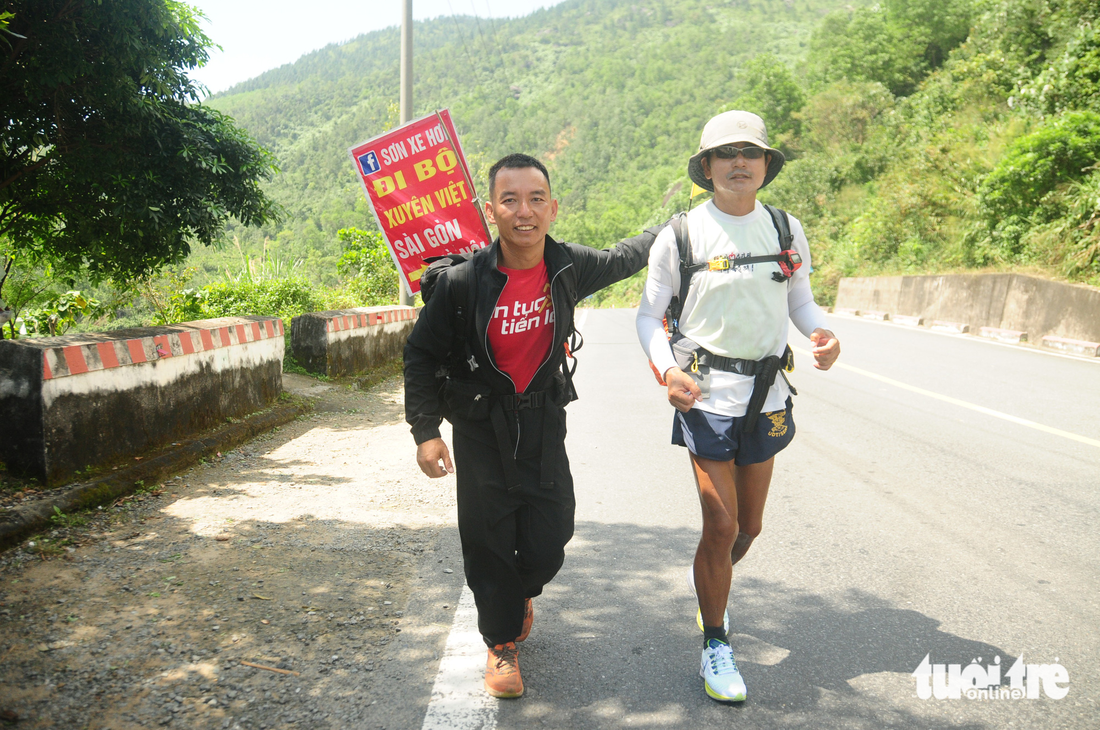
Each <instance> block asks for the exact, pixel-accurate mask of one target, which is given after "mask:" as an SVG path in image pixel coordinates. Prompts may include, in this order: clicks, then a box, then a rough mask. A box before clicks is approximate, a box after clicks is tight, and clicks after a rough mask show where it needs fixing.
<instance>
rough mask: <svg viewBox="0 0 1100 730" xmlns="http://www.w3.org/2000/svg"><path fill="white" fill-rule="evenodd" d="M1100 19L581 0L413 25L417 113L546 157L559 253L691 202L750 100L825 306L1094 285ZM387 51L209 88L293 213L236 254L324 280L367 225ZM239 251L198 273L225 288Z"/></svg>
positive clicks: (392, 48)
mask: <svg viewBox="0 0 1100 730" xmlns="http://www.w3.org/2000/svg"><path fill="white" fill-rule="evenodd" d="M1098 19H1100V6H1098V5H1097V4H1096V3H1095V2H1089V1H1088V0H888V1H887V2H884V3H881V4H876V5H873V6H872V5H866V6H863V7H856V8H853V7H852V6H851V5H850V4H842V3H840V2H827V1H826V0H727V1H725V2H723V1H722V0H708V1H707V2H701V1H699V0H678V1H675V2H674V1H673V0H634V2H625V1H619V0H570V1H569V2H566V3H563V4H562V5H560V6H557V7H555V8H552V9H549V10H543V11H539V12H537V13H535V14H533V15H530V16H528V17H525V18H520V19H515V20H495V21H490V20H485V19H480V20H478V19H474V18H465V17H463V18H440V19H437V20H434V21H430V22H425V23H418V24H417V26H416V31H415V32H416V38H415V40H416V60H415V64H414V65H415V69H416V91H415V101H416V108H417V111H418V115H419V114H423V113H428V112H430V111H432V110H434V109H436V108H439V107H448V108H450V109H451V111H452V113H453V115H454V118H455V121H456V126H457V128H458V131H459V133H460V135H461V137H462V142H463V145H464V148H465V150H466V152H467V156H468V157H469V159H470V162H471V165H472V167H473V169H474V171H475V173H476V174H478V175H479V176H482V177H483V174H484V171H485V170H486V169H487V167H488V165H489V164H491V162H492V161H494V160H495V159H497V158H498V157H499V156H501V155H503V154H505V153H507V152H512V151H524V152H528V153H532V154H535V155H537V156H539V157H540V158H542V159H543V160H545V161H546V162H547V164H548V166H549V167H550V170H551V173H552V178H553V183H554V192H555V195H556V196H557V197H559V198H560V200H561V202H562V210H563V214H562V215H561V217H560V218H559V222H558V223H557V224H556V228H555V234H556V235H558V236H559V237H561V238H565V239H568V240H573V241H578V242H581V243H586V244H591V245H606V244H608V243H610V242H612V241H614V240H617V239H619V238H620V237H623V236H625V235H628V234H630V233H632V232H634V231H636V230H637V229H639V228H640V227H642V226H643V225H645V224H647V223H650V222H653V221H657V220H661V219H664V218H665V217H667V216H668V215H669V214H670V213H672V212H674V211H675V210H680V209H683V208H684V207H686V205H687V202H688V201H687V188H688V187H689V186H688V185H687V184H686V183H687V178H686V160H687V157H688V156H689V155H690V154H691V153H692V152H693V151H694V149H695V148H696V145H697V144H698V139H699V132H700V130H701V127H702V125H703V123H704V122H705V121H706V120H707V119H708V118H709V117H710V116H712V115H713V114H714V113H716V112H717V111H720V110H722V109H724V108H733V107H739V108H748V109H751V110H753V111H757V112H759V113H761V114H762V116H764V117H765V119H766V120H767V121H768V123H769V126H770V129H771V131H772V135H773V139H776V140H778V141H779V143H780V144H781V145H782V147H783V149H784V150H785V151H786V152H787V153H788V159H789V160H790V162H789V164H788V167H787V169H786V170H785V171H784V173H783V174H782V175H781V176H780V177H779V178H778V179H777V181H776V182H775V183H774V184H773V185H772V186H771V187H769V189H768V190H767V191H765V193H766V196H765V197H766V198H767V199H768V201H769V202H773V203H776V204H778V205H781V206H784V207H786V208H788V209H789V210H791V211H792V212H793V213H794V214H795V215H797V216H799V217H800V218H801V219H802V220H803V222H804V223H805V224H806V226H807V231H808V233H809V236H810V241H811V247H812V249H813V251H814V255H815V269H816V275H815V281H816V283H815V288H817V289H818V291H819V299H824V300H825V301H829V299H830V297H831V292H832V291H833V290H834V288H835V283H836V281H837V279H838V278H839V277H840V276H844V275H853V274H878V273H905V272H921V273H923V272H942V271H950V270H957V269H963V268H967V269H973V268H983V267H985V268H995V269H1003V268H1013V269H1015V270H1019V269H1020V268H1021V267H1024V268H1027V269H1028V270H1030V271H1034V272H1038V273H1041V274H1045V275H1049V276H1057V277H1065V278H1069V279H1071V280H1078V281H1085V282H1089V283H1092V284H1098V283H1100V226H1098V222H1100V171H1098V170H1097V167H1096V165H1097V162H1098V161H1100V30H1098V27H1097V23H1096V21H1097V20H1098ZM398 47H399V39H398V31H397V29H396V28H394V29H389V30H386V31H381V32H377V33H372V34H369V35H366V36H361V37H360V38H358V39H356V40H353V41H351V42H349V43H346V44H343V45H339V46H330V47H327V48H325V49H322V50H320V51H317V52H315V53H313V54H310V55H308V56H306V57H304V58H302V59H300V60H299V61H298V62H296V63H294V64H291V65H288V66H284V67H282V68H279V69H276V70H273V71H270V72H268V73H266V74H264V75H262V76H260V77H258V78H257V79H254V80H252V81H250V82H248V83H246V84H242V85H240V86H238V87H235V88H233V89H231V90H229V91H228V92H226V93H223V94H220V95H217V96H215V97H213V98H212V99H210V101H209V103H210V105H212V106H215V107H216V108H218V109H220V110H222V111H224V112H226V113H228V114H230V115H231V116H233V117H234V118H235V119H237V120H238V122H240V123H241V124H242V125H243V126H244V127H245V128H246V129H248V130H249V131H250V132H251V133H252V134H253V135H255V136H256V137H257V138H258V139H259V140H260V141H261V142H262V143H264V144H265V145H267V146H269V147H270V148H271V149H272V150H273V151H274V152H275V154H276V156H277V157H278V159H279V161H280V163H281V165H282V169H283V172H282V174H281V175H280V176H279V177H278V178H277V179H276V180H275V182H274V183H273V184H272V187H271V193H272V194H273V195H274V197H275V198H276V199H277V200H279V201H280V202H281V203H282V204H283V205H284V206H285V208H286V209H287V212H288V215H287V217H286V219H285V221H284V223H283V224H282V225H281V226H280V227H277V228H269V229H265V230H259V231H256V230H232V231H230V234H231V235H237V236H239V238H240V242H241V245H242V247H243V248H244V249H245V250H251V251H259V250H260V248H261V247H262V245H263V239H264V238H265V237H267V238H269V239H270V243H269V249H268V250H269V252H274V254H275V256H276V257H279V258H281V259H283V260H284V261H285V262H290V261H293V260H297V259H302V260H304V261H305V264H304V265H303V266H302V268H301V271H302V272H303V273H304V274H305V275H307V276H309V277H311V278H313V279H314V280H315V281H319V282H325V283H332V282H333V281H334V280H335V279H336V276H337V273H336V260H337V259H338V258H339V256H340V252H341V244H340V241H339V239H338V237H337V235H336V232H337V231H338V230H339V229H341V228H344V227H347V226H355V227H358V228H365V229H370V228H373V222H372V220H371V216H370V213H369V211H368V209H367V207H366V203H365V201H364V200H363V195H362V191H361V189H360V188H359V186H358V183H357V181H356V179H355V176H354V172H353V168H352V165H351V163H350V162H349V160H348V158H347V153H346V150H347V148H348V147H350V146H351V145H353V144H355V143H357V142H360V141H362V140H364V139H366V138H368V137H371V136H374V135H376V134H378V133H380V132H381V131H383V130H385V129H387V128H389V127H390V126H392V125H394V124H395V123H396V101H397V97H398ZM238 259H239V256H238V253H237V251H236V250H235V249H233V250H231V251H230V250H226V251H222V252H218V251H213V250H205V251H198V252H196V253H195V254H193V257H192V261H191V263H192V264H193V265H194V264H197V265H199V266H200V267H202V269H203V270H204V271H205V276H206V277H208V278H215V277H218V276H219V275H220V272H224V268H225V266H226V265H227V264H230V263H231V262H234V263H235V262H237V261H238ZM636 286H637V284H636V282H635V284H634V287H635V289H636ZM620 294H621V295H622V296H623V299H622V300H623V301H629V299H630V297H631V296H632V294H631V293H630V292H627V293H626V294H623V289H622V288H620Z"/></svg>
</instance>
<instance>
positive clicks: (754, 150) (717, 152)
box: [711, 145, 767, 160]
mask: <svg viewBox="0 0 1100 730" xmlns="http://www.w3.org/2000/svg"><path fill="white" fill-rule="evenodd" d="M711 152H713V153H714V156H715V157H717V158H718V159H720V160H736V159H737V156H738V155H744V157H745V159H746V160H759V159H760V158H761V157H763V156H764V154H765V153H766V152H767V150H765V149H764V148H763V147H734V146H733V145H726V146H725V147H715V148H714V149H712V150H711Z"/></svg>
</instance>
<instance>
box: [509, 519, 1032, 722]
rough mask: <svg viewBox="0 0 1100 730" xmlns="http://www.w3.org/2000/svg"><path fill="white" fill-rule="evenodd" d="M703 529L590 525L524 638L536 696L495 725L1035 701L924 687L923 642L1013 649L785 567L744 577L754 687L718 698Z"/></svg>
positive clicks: (745, 641) (748, 668)
mask: <svg viewBox="0 0 1100 730" xmlns="http://www.w3.org/2000/svg"><path fill="white" fill-rule="evenodd" d="M697 540H698V534H697V533H696V532H694V531H693V530H686V529H663V528H655V527H639V526H635V525H626V524H612V525H607V524H596V523H582V524H579V525H578V529H577V536H576V538H575V540H574V542H573V543H572V544H571V545H570V548H569V554H568V557H567V559H566V565H565V568H564V569H563V571H562V573H561V575H560V576H559V579H558V580H557V581H555V582H554V583H553V584H551V585H550V586H549V587H548V588H547V590H546V593H545V594H544V596H543V597H541V598H539V599H536V604H535V605H536V624H535V630H534V631H533V632H532V635H531V638H530V639H529V640H528V641H527V643H526V644H524V645H523V648H522V650H521V663H522V667H523V670H524V674H525V677H527V685H528V692H527V696H525V697H524V699H523V700H522V701H521V702H516V703H503V704H501V706H500V717H499V720H498V727H501V728H512V727H517V728H518V727H527V726H529V725H530V724H532V723H541V724H542V725H543V726H546V727H558V728H566V727H570V728H608V727H632V728H635V727H662V728H665V727H676V728H679V727H684V728H688V727H725V726H728V724H729V723H736V724H737V725H739V726H745V727H753V728H760V727H764V728H767V727H776V728H788V727H814V728H831V727H837V728H841V727H843V728H868V730H870V729H871V728H884V727H896V728H916V727H922V728H967V729H971V728H972V729H974V730H977V729H978V728H993V727H1000V726H1002V723H1001V719H1007V716H1005V715H1002V714H1001V712H1002V711H1012V712H1013V716H1015V717H1018V716H1019V710H1021V709H1032V708H1022V707H1021V706H1020V703H1004V704H1003V706H1001V707H997V708H991V707H990V706H989V703H986V705H985V707H983V708H978V709H979V712H978V713H976V714H974V713H970V712H963V713H960V712H959V710H960V709H962V710H971V709H974V708H975V707H976V706H977V704H978V703H973V702H971V703H970V705H969V707H964V706H962V705H961V704H960V702H958V701H956V702H954V703H951V702H947V701H929V702H922V701H920V700H917V699H916V696H915V694H916V693H915V687H916V685H915V680H914V679H913V678H912V677H911V676H910V675H911V673H912V672H913V670H914V669H915V668H916V667H917V665H919V664H920V662H921V660H922V659H923V658H924V656H925V655H926V654H929V653H931V655H932V657H933V660H934V661H939V662H954V663H962V664H966V663H969V662H970V661H971V660H972V659H977V658H978V657H981V658H982V660H983V662H984V663H990V662H992V660H993V657H994V656H998V655H999V656H1000V657H1001V662H1002V665H1003V666H1004V667H1005V668H1007V667H1008V666H1009V665H1010V664H1011V662H1012V661H1013V660H1014V658H1015V657H1013V656H1011V655H1009V654H1008V653H1007V652H1006V651H1005V650H1004V649H1001V648H998V647H996V646H993V645H991V644H988V643H984V642H981V641H975V640H972V639H968V638H965V637H960V636H956V635H953V634H951V633H950V632H947V631H944V630H942V629H941V627H940V622H939V621H937V620H936V619H934V618H931V617H928V616H925V615H923V614H921V613H920V612H918V611H914V610H909V609H907V608H899V607H896V606H892V605H889V604H888V603H887V602H885V601H883V600H881V599H879V598H877V597H875V596H873V595H871V594H869V593H866V592H864V591H860V590H858V589H853V590H851V591H849V593H848V594H847V595H846V596H845V597H844V599H843V601H842V602H834V601H831V600H828V599H826V598H823V597H822V596H819V595H815V594H812V593H807V592H804V591H801V590H799V589H798V588H795V587H792V586H791V585H789V584H787V583H784V582H783V580H782V579H781V578H777V579H776V580H761V579H759V578H752V579H738V578H737V577H736V575H735V580H734V589H733V595H732V597H731V601H730V613H731V619H732V621H731V623H732V625H731V643H732V645H733V647H734V651H735V654H736V656H737V657H738V662H739V665H740V667H741V670H742V672H743V674H744V675H745V677H746V681H747V683H748V685H749V697H750V699H749V701H748V702H746V703H745V704H743V705H740V706H725V705H720V704H718V703H715V702H713V701H711V700H709V699H708V698H706V696H705V695H704V693H703V691H702V687H701V680H700V679H699V677H698V667H699V650H700V648H701V635H700V634H699V632H698V629H697V628H696V626H695V622H694V615H695V609H696V605H695V601H694V599H693V598H692V596H691V594H690V593H689V592H688V588H687V585H686V582H685V575H684V574H685V572H686V569H687V560H689V559H690V556H691V555H692V553H693V551H694V547H695V544H696V542H697ZM685 556H687V557H685ZM748 559H751V555H750V558H747V560H748ZM962 702H963V703H965V702H966V700H963V701H962ZM1033 704H1034V703H1033ZM1044 704H1046V705H1048V706H1049V704H1050V703H1044ZM1009 705H1012V706H1009ZM1048 709H1049V707H1048ZM994 710H996V711H994ZM971 714H974V716H973V717H969V715H971Z"/></svg>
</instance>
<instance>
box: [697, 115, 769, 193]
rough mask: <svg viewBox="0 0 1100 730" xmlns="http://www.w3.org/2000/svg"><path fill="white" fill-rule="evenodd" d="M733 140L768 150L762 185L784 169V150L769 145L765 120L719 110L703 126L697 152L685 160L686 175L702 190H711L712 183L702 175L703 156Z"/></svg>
mask: <svg viewBox="0 0 1100 730" xmlns="http://www.w3.org/2000/svg"><path fill="white" fill-rule="evenodd" d="M734 142H749V143H751V144H754V145H756V146H757V147H763V148H764V149H766V150H768V151H769V152H771V158H772V159H771V162H770V163H769V164H768V171H767V173H766V174H765V175H764V184H763V185H761V186H760V187H761V188H764V187H765V186H766V185H767V184H768V183H770V182H771V181H772V180H774V179H775V176H776V175H778V174H779V171H780V170H782V169H783V163H784V162H786V159H785V158H784V157H783V153H782V152H780V151H779V150H777V149H775V148H774V147H770V146H768V128H767V127H766V126H765V125H764V120H763V119H761V118H760V117H758V116H756V115H755V114H753V113H752V112H742V111H729V112H722V113H721V114H719V115H718V116H716V117H713V118H712V119H711V120H710V121H709V122H707V125H706V126H705V127H703V136H702V138H701V139H700V140H699V151H698V152H697V153H695V155H693V156H692V158H691V160H690V161H689V162H688V177H690V178H691V179H692V182H694V183H695V184H696V185H698V186H699V187H701V188H703V189H704V190H709V191H710V192H712V193H713V192H714V183H713V182H712V181H711V180H708V179H707V176H706V175H704V174H703V162H702V160H703V157H705V156H706V154H707V152H709V151H710V150H712V149H714V148H715V147H721V146H722V145H727V144H732V143H734Z"/></svg>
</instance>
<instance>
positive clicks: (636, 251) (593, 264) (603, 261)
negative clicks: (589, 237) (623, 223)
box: [577, 222, 668, 300]
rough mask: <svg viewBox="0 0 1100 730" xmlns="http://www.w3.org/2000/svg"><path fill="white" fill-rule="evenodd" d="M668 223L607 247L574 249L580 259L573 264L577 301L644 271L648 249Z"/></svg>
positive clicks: (652, 227) (647, 258)
mask: <svg viewBox="0 0 1100 730" xmlns="http://www.w3.org/2000/svg"><path fill="white" fill-rule="evenodd" d="M667 225H668V223H667V222H666V223H661V224H659V225H656V226H651V227H649V228H647V229H645V230H644V231H642V232H641V233H639V234H638V235H637V236H634V237H633V238H627V239H624V240H622V241H619V242H618V243H616V244H615V245H614V246H612V247H611V248H605V249H602V250H600V249H593V248H586V247H584V246H578V247H577V248H579V249H581V256H582V258H581V260H580V261H578V262H577V289H578V293H577V298H578V300H579V299H584V298H585V297H587V296H588V295H590V294H593V293H595V292H598V291H599V290H600V289H603V288H604V287H605V286H609V285H611V284H614V283H615V282H616V281H621V280H622V279H625V278H626V277H628V276H631V275H633V274H636V273H638V272H639V271H641V270H642V269H643V268H645V265H646V262H647V261H648V260H649V249H650V248H652V246H653V242H654V241H655V240H656V239H657V234H658V233H660V232H661V229H663V228H664V227H665V226H667Z"/></svg>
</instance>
